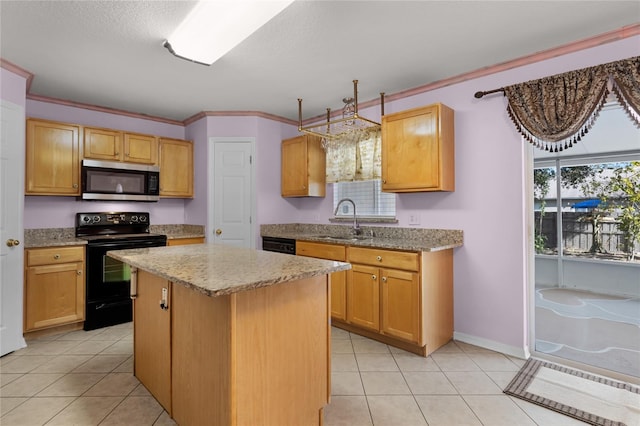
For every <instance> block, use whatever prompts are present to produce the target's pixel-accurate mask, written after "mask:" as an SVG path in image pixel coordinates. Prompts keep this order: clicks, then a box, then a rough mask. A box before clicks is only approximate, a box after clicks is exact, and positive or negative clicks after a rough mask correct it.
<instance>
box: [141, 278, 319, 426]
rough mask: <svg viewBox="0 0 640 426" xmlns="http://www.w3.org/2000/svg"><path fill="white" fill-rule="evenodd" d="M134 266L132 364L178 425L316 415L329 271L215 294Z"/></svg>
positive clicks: (306, 421) (311, 420) (276, 423)
mask: <svg viewBox="0 0 640 426" xmlns="http://www.w3.org/2000/svg"><path fill="white" fill-rule="evenodd" d="M135 275H137V278H136V287H137V288H136V290H137V294H136V298H135V301H134V374H135V376H136V377H137V378H138V379H139V380H140V381H141V382H142V383H143V384H144V385H145V387H147V389H148V390H149V391H150V392H151V393H152V394H153V395H154V397H156V399H157V400H158V401H159V402H160V403H161V404H162V406H163V407H164V408H165V409H166V410H167V412H168V413H169V414H170V415H171V417H172V418H173V419H174V420H175V421H176V422H177V423H178V424H179V425H181V426H185V425H187V426H188V425H252V426H253V425H265V426H271V425H273V426H280V425H300V426H302V425H321V424H322V410H323V407H324V406H325V405H326V404H328V402H329V396H330V379H329V378H330V376H329V374H330V371H331V369H330V339H331V336H330V325H329V315H330V314H329V309H330V307H329V300H330V295H329V291H330V290H329V289H330V286H329V276H328V275H319V276H315V277H312V278H305V279H301V280H297V281H291V282H287V283H281V284H276V285H270V286H267V287H261V288H257V289H252V290H247V291H240V292H237V293H233V294H229V295H223V296H217V297H210V296H208V295H205V294H203V293H201V292H199V291H197V290H195V289H192V288H189V287H187V286H183V285H178V284H173V283H171V282H170V281H168V280H165V279H163V278H160V277H158V276H156V275H153V274H150V273H148V272H145V271H144V270H141V269H139V270H137V273H136V274H135ZM163 289H166V290H165V291H166V294H167V297H166V299H163V297H162V293H163ZM161 300H163V301H165V302H166V303H165V304H164V307H163V306H161V303H160V301H161Z"/></svg>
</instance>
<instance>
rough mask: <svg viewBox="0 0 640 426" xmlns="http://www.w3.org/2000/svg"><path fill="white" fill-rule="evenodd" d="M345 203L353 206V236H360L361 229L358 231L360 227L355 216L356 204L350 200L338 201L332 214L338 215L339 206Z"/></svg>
mask: <svg viewBox="0 0 640 426" xmlns="http://www.w3.org/2000/svg"><path fill="white" fill-rule="evenodd" d="M345 201H346V202H349V203H351V204H353V233H354V234H355V235H360V234H361V233H362V229H360V225H358V218H357V216H356V203H354V202H353V200H352V199H351V198H343V199H342V200H340V201H338V205H337V206H336V211H334V212H333V215H334V216H337V215H338V209H339V208H340V205H341V204H342V203H343V202H345Z"/></svg>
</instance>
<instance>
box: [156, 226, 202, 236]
mask: <svg viewBox="0 0 640 426" xmlns="http://www.w3.org/2000/svg"><path fill="white" fill-rule="evenodd" d="M149 232H151V233H153V234H161V235H166V236H167V239H168V240H175V239H179V238H204V236H205V235H204V226H202V225H151V226H149Z"/></svg>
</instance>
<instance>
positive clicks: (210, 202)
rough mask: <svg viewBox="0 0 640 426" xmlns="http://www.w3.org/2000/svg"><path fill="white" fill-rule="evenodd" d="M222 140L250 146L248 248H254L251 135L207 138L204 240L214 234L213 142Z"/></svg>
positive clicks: (253, 155) (253, 147) (253, 156)
mask: <svg viewBox="0 0 640 426" xmlns="http://www.w3.org/2000/svg"><path fill="white" fill-rule="evenodd" d="M222 142H226V143H228V142H234V143H240V142H242V143H249V144H250V147H251V161H252V164H253V167H252V172H251V200H250V202H251V207H250V208H251V224H250V225H249V226H250V233H251V246H250V248H252V249H255V247H256V238H255V229H256V228H255V227H256V222H257V220H256V173H255V166H256V164H257V163H256V138H255V137H252V136H246V137H244V136H240V137H237V136H234V137H224V136H210V137H209V139H208V158H207V165H208V166H207V188H208V189H207V232H206V241H207V242H213V241H214V236H213V233H214V232H215V231H214V223H215V220H214V219H215V218H214V212H215V205H214V204H215V203H214V194H213V190H214V188H215V185H214V184H215V182H214V180H215V176H214V175H215V171H214V165H215V144H217V143H222Z"/></svg>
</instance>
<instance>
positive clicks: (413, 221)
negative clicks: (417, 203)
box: [409, 213, 420, 225]
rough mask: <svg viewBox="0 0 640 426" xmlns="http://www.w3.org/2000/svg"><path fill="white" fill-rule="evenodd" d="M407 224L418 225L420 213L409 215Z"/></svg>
mask: <svg viewBox="0 0 640 426" xmlns="http://www.w3.org/2000/svg"><path fill="white" fill-rule="evenodd" d="M409 225H420V215H419V214H418V213H413V214H410V215H409Z"/></svg>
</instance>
